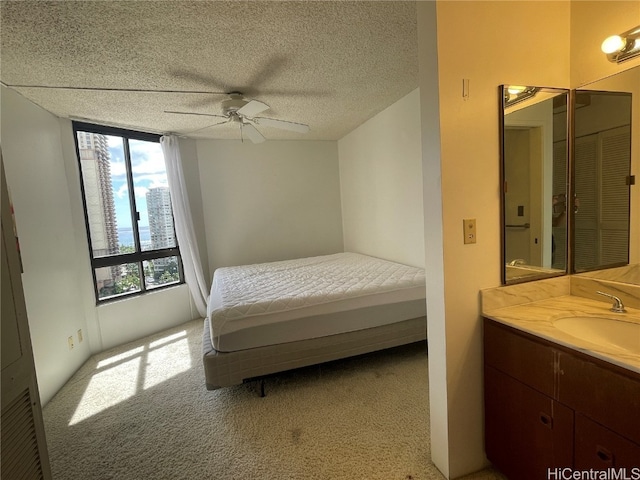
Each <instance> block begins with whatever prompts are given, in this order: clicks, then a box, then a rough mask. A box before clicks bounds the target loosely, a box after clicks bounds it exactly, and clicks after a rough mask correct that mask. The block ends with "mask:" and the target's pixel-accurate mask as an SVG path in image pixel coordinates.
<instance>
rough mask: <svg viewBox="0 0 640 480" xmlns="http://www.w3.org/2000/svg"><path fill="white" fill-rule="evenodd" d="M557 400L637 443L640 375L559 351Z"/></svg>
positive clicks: (638, 435)
mask: <svg viewBox="0 0 640 480" xmlns="http://www.w3.org/2000/svg"><path fill="white" fill-rule="evenodd" d="M558 365H559V371H558V373H559V375H558V400H559V401H560V402H562V403H563V404H565V405H567V406H568V407H570V408H572V409H574V410H575V411H576V412H580V413H582V414H584V415H585V416H587V417H589V418H591V419H593V420H595V421H596V422H598V423H600V424H602V425H606V426H607V428H610V429H612V430H614V431H615V432H617V433H619V434H620V435H622V436H623V437H626V438H627V439H629V440H631V441H632V442H634V443H638V444H640V415H638V412H640V376H638V379H635V378H632V377H631V376H626V375H622V374H619V373H617V372H614V371H613V370H609V369H606V368H604V367H602V366H600V365H598V364H597V363H595V362H591V361H588V360H585V359H583V358H578V357H576V356H574V355H570V354H567V353H564V352H559V354H558Z"/></svg>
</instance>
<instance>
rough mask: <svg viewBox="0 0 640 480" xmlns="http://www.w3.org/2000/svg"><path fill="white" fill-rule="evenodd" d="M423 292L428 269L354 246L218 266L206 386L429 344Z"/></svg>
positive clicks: (207, 325) (208, 324) (206, 337)
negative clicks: (354, 250)
mask: <svg viewBox="0 0 640 480" xmlns="http://www.w3.org/2000/svg"><path fill="white" fill-rule="evenodd" d="M425 292H426V290H425V273H424V269H421V268H416V267H411V266H407V265H403V264H399V263H395V262H391V261H388V260H383V259H380V258H375V257H371V256H367V255H362V254H359V253H352V252H346V253H338V254H333V255H323V256H317V257H309V258H301V259H295V260H285V261H279V262H269V263H260V264H253V265H243V266H237V267H222V268H218V269H216V271H215V273H214V276H213V282H212V286H211V293H210V296H209V302H208V306H207V316H206V318H205V322H204V332H203V363H204V371H205V380H206V387H207V389H209V390H215V389H218V388H222V387H228V386H232V385H238V384H241V383H244V382H246V381H249V380H253V379H257V378H263V377H265V376H267V375H270V374H274V373H278V372H282V371H286V370H291V369H294V368H299V367H304V366H308V365H314V364H318V363H322V362H327V361H331V360H337V359H340V358H346V357H350V356H354V355H360V354H364V353H369V352H373V351H377V350H382V349H386V348H391V347H396V346H399V345H405V344H409V343H414V342H418V341H424V340H425V339H426V336H427V326H426V299H425Z"/></svg>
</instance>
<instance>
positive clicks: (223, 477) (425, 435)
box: [44, 320, 501, 480]
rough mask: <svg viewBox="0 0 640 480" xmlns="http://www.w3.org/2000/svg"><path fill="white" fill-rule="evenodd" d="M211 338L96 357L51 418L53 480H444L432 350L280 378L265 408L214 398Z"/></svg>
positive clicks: (190, 336) (179, 335) (193, 334)
mask: <svg viewBox="0 0 640 480" xmlns="http://www.w3.org/2000/svg"><path fill="white" fill-rule="evenodd" d="M201 335H202V321H200V320H198V321H193V322H189V323H187V324H185V325H183V326H181V327H179V328H174V329H171V330H168V331H165V332H163V333H161V334H156V335H153V336H150V337H147V338H145V339H142V340H140V341H137V342H133V343H130V344H128V345H125V346H122V347H118V348H116V349H113V350H110V351H107V352H104V353H101V354H99V355H96V356H94V357H92V358H91V359H90V360H89V361H88V362H87V363H86V364H85V365H84V366H83V367H82V368H81V369H80V370H79V371H78V372H77V373H76V374H75V375H74V376H73V378H72V379H71V380H70V381H69V382H68V383H67V384H66V385H65V386H64V387H63V388H62V389H61V390H60V392H59V393H58V394H57V395H56V396H55V397H54V398H53V399H52V400H51V401H50V402H49V403H48V404H47V406H46V407H45V409H44V417H45V426H46V432H47V443H48V446H49V454H50V457H51V463H52V470H53V474H54V479H55V480H62V479H78V480H91V479H132V480H133V479H135V480H146V479H154V480H163V479H167V480H174V479H219V480H231V479H256V480H263V479H264V480H286V479H291V480H293V479H296V480H307V479H309V480H312V479H318V480H334V479H335V480H339V479H350V480H351V479H367V480H375V479H381V480H382V479H384V480H392V479H398V480H422V479H442V478H443V477H442V476H441V475H440V473H439V472H438V470H437V469H436V468H435V467H434V466H433V464H431V462H430V460H429V458H430V457H429V448H430V444H429V409H428V379H427V373H428V372H427V352H426V347H425V346H423V345H418V346H416V345H414V346H409V347H403V348H398V349H393V350H389V351H386V352H381V353H377V354H372V355H367V356H364V357H358V358H354V359H348V360H345V361H339V362H334V363H331V364H325V365H322V366H316V367H309V368H306V369H301V370H297V371H294V372H289V373H286V374H282V375H279V376H276V377H274V378H271V379H269V380H268V381H267V384H266V391H267V396H266V397H265V398H260V396H259V395H258V393H257V391H256V389H255V388H254V386H252V385H250V384H247V385H242V386H238V387H232V388H227V389H222V390H217V391H207V390H206V389H205V388H204V383H203V379H204V374H203V371H202V362H201V353H200V352H201ZM469 478H473V479H477V480H479V479H494V478H501V477H498V476H497V475H496V474H494V473H492V472H483V473H481V474H476V475H474V476H472V477H469Z"/></svg>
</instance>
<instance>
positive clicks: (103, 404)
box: [69, 357, 142, 426]
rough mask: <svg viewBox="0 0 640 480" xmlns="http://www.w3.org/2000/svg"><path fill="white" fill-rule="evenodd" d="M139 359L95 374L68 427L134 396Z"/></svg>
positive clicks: (136, 386) (136, 387)
mask: <svg viewBox="0 0 640 480" xmlns="http://www.w3.org/2000/svg"><path fill="white" fill-rule="evenodd" d="M141 361H142V359H141V358H140V357H138V358H134V359H131V360H129V361H126V362H124V363H120V364H119V365H115V366H114V367H111V368H109V369H107V370H104V371H102V372H99V373H96V374H95V375H94V376H93V377H92V378H91V380H90V381H89V385H88V386H87V389H86V390H85V392H84V394H83V395H82V400H80V403H79V404H78V408H76V411H75V413H74V414H73V417H72V418H71V421H70V422H69V426H71V425H75V424H76V423H79V422H81V421H83V420H86V419H87V418H89V417H92V416H93V415H95V414H97V413H100V412H102V411H103V410H106V409H107V408H109V407H112V406H114V405H117V404H118V403H121V402H123V401H125V400H126V399H128V398H130V397H132V396H133V395H135V393H136V391H137V389H138V374H139V371H140V364H141V363H142V362H141Z"/></svg>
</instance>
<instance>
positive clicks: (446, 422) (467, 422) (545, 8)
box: [418, 1, 573, 478]
mask: <svg viewBox="0 0 640 480" xmlns="http://www.w3.org/2000/svg"><path fill="white" fill-rule="evenodd" d="M571 3H573V2H571ZM505 5H506V4H505V2H500V1H496V2H485V1H474V2H448V1H443V2H436V5H435V8H436V13H437V52H438V57H437V58H438V64H437V67H435V68H436V71H437V72H438V79H437V83H438V88H439V112H440V113H439V115H440V139H439V140H440V149H441V158H440V159H437V158H434V157H435V154H436V153H437V152H434V153H433V156H432V155H430V154H429V153H428V152H425V151H423V169H425V185H424V189H425V219H424V222H425V231H426V234H425V235H426V237H425V246H426V252H427V254H426V255H427V256H426V268H427V272H428V274H429V275H433V276H440V278H441V279H442V280H443V282H444V283H443V285H442V286H440V287H438V286H437V285H434V286H433V287H432V288H433V289H436V290H437V289H438V288H440V289H443V291H442V294H443V295H444V306H443V308H442V309H441V310H440V308H439V307H440V305H439V304H438V302H441V301H442V300H440V299H438V298H437V297H436V296H435V295H432V294H431V293H430V287H429V286H428V287H427V306H428V311H427V318H428V322H429V325H428V328H429V332H428V337H429V379H430V389H429V390H430V400H431V419H432V420H431V422H432V423H431V436H432V438H431V445H432V449H433V451H432V458H433V460H434V462H435V463H436V465H437V466H438V468H440V469H441V470H442V471H443V473H445V475H446V476H447V477H448V478H457V477H460V476H462V475H465V474H467V473H470V472H473V471H475V470H478V469H480V468H482V467H483V466H484V465H485V464H486V458H485V454H484V441H483V437H484V428H483V401H482V395H483V387H482V335H481V321H480V302H479V291H480V290H481V289H482V288H486V287H491V286H497V285H499V284H500V265H501V260H500V185H499V184H500V181H499V148H498V115H499V114H500V112H499V103H498V85H501V84H505V83H508V84H518V85H540V86H552V87H565V88H566V87H568V86H569V10H570V3H569V2H562V1H561V2H544V3H543V4H542V3H540V2H535V1H532V2H509V3H508V8H505ZM432 9H433V6H432V2H419V3H418V11H419V16H418V29H419V32H420V45H419V54H420V58H421V61H424V62H423V63H421V68H420V74H421V79H420V93H421V96H425V92H426V91H427V89H429V88H433V84H434V79H433V70H434V66H433V64H430V63H429V62H428V61H427V59H428V58H429V55H431V54H432V50H433V48H434V46H433V39H432V35H433V33H432V32H433V31H434V30H435V29H434V25H433V24H432V22H431V16H432V12H431V10H432ZM427 67H430V68H427ZM463 79H468V80H469V96H468V97H467V98H465V97H463V95H462V93H463V92H462V84H463ZM437 106H438V105H437V102H436V101H435V100H434V99H423V100H422V118H423V123H429V125H433V124H434V123H435V124H436V126H437V122H434V121H433V120H432V118H431V117H432V115H433V113H432V112H433V109H434V108H437ZM425 135H431V136H432V134H430V132H429V130H428V126H425V125H423V136H425ZM436 142H437V139H433V138H432V143H433V144H434V145H432V146H431V147H430V148H431V149H432V150H437V147H436V146H435V143H436ZM425 145H428V143H427V142H426V141H425V140H423V150H426V148H427V147H425ZM437 177H440V178H441V188H442V196H441V200H440V201H438V199H437V198H434V197H435V193H433V192H432V191H431V188H429V187H428V186H427V182H428V181H429V182H431V183H433V184H434V190H435V189H437V188H438V186H439V185H438V184H437V181H436V180H435V178H437ZM440 203H441V214H442V223H441V224H440V225H439V224H438V221H439V218H438V211H437V209H438V208H439V207H440V205H439V204H440ZM465 218H475V219H477V243H476V244H471V245H464V244H463V230H462V220H463V219H465ZM439 235H440V236H439ZM442 260H443V265H444V267H442ZM438 268H440V271H438ZM436 293H440V292H438V291H436ZM432 306H434V308H432ZM432 346H433V347H434V348H432Z"/></svg>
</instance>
